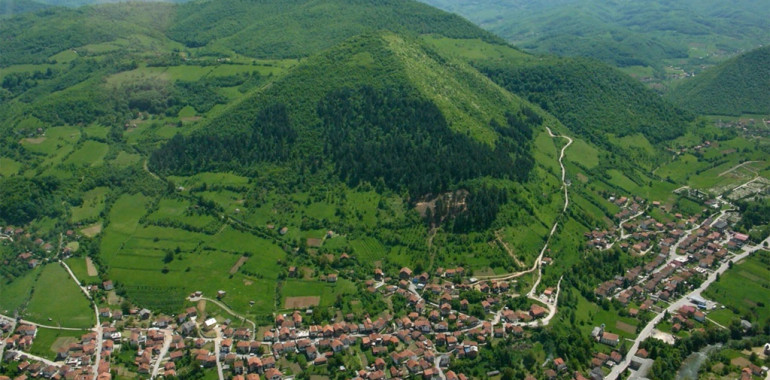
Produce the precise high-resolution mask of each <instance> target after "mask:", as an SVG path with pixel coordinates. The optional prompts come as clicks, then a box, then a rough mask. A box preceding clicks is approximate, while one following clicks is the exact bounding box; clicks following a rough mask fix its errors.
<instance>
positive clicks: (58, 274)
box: [24, 264, 94, 327]
mask: <svg viewBox="0 0 770 380" xmlns="http://www.w3.org/2000/svg"><path fill="white" fill-rule="evenodd" d="M24 317H25V318H26V319H29V320H31V321H34V322H38V323H42V324H46V325H54V326H55V325H59V326H62V327H91V326H93V324H94V311H93V309H92V308H91V303H90V302H89V301H88V299H87V298H86V297H85V295H84V294H83V293H82V292H81V290H80V288H78V286H77V285H75V282H74V281H73V280H72V278H71V277H70V276H69V274H68V273H67V271H66V270H65V269H64V268H62V267H61V266H60V265H58V264H48V265H46V266H45V267H43V269H42V272H41V273H40V277H39V278H38V280H37V282H36V283H35V284H34V290H33V292H32V298H31V299H30V300H29V304H28V305H27V308H26V310H25V312H24Z"/></svg>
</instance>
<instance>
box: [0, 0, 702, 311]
mask: <svg viewBox="0 0 770 380" xmlns="http://www.w3.org/2000/svg"><path fill="white" fill-rule="evenodd" d="M0 35H2V36H3V38H0V51H2V52H3V54H2V55H0V66H2V71H0V118H2V120H3V121H4V123H3V124H2V126H1V127H0V128H2V132H3V133H2V135H0V136H2V137H0V153H1V154H0V155H1V156H2V158H0V176H2V177H0V192H1V194H0V196H2V198H3V199H7V200H11V202H4V203H3V205H2V207H0V221H1V222H2V225H3V226H7V225H12V226H14V227H19V228H23V229H24V230H25V231H28V232H29V233H30V236H34V237H40V239H41V240H44V241H58V240H57V239H59V238H60V237H61V236H62V235H61V234H62V231H65V232H66V231H68V230H69V231H73V233H72V234H70V236H72V235H75V236H78V235H79V236H80V238H79V239H80V240H78V241H76V242H77V243H78V244H77V245H72V247H77V251H76V253H75V255H76V258H75V259H82V256H89V257H90V258H91V259H92V260H93V261H94V262H95V265H96V267H97V268H98V273H99V276H91V275H85V274H83V278H84V279H83V281H84V283H86V284H91V283H100V282H101V281H102V277H103V278H105V279H111V280H113V281H115V283H116V284H117V290H118V293H119V295H121V296H123V297H125V298H126V299H128V300H129V301H130V302H133V303H135V304H137V305H142V306H144V307H151V308H154V309H158V310H164V311H166V312H171V313H173V312H176V311H178V309H180V308H181V307H182V306H184V302H185V301H184V298H185V294H189V292H192V291H195V290H202V291H204V292H206V293H207V294H214V293H216V292H217V291H218V290H225V291H226V292H227V293H228V299H227V303H228V305H229V306H230V307H231V308H232V309H233V310H236V311H237V312H239V313H243V314H245V315H248V316H249V318H253V319H255V320H257V321H259V322H260V323H264V322H268V321H270V322H271V321H272V315H273V312H274V311H275V310H279V309H282V308H284V307H285V306H284V305H285V304H284V302H285V300H286V298H289V297H304V296H313V297H316V296H317V297H319V300H320V301H319V302H320V305H322V306H327V307H328V306H332V305H334V304H336V303H337V302H338V301H337V299H338V298H339V299H340V300H342V298H344V297H345V296H346V295H350V294H359V293H360V294H366V295H367V296H361V297H360V300H358V301H357V302H359V303H356V304H351V303H348V302H343V301H339V302H340V303H341V304H342V303H344V304H345V305H343V306H340V308H341V309H344V310H345V312H346V313H347V312H350V313H356V314H357V315H363V313H370V314H371V315H375V314H376V313H377V312H378V311H382V308H383V307H384V306H383V305H384V303H383V302H382V299H381V297H380V298H378V297H379V296H378V295H370V294H369V293H368V292H366V291H364V289H361V288H360V286H359V283H362V282H361V281H358V280H359V279H361V278H363V277H362V276H366V274H368V273H371V271H372V270H373V269H374V268H375V267H379V268H383V269H384V270H388V271H391V272H393V273H395V272H397V271H398V269H399V268H401V267H402V266H410V267H413V268H416V270H420V271H422V270H425V271H431V273H432V271H433V270H434V269H436V268H438V267H439V266H441V267H454V266H463V267H464V268H467V269H468V270H469V271H474V272H476V273H487V274H495V273H497V274H499V273H503V272H510V271H513V270H515V269H523V268H531V266H532V265H533V264H534V263H535V260H536V258H537V257H538V255H539V253H540V250H541V249H542V247H543V244H544V242H545V241H546V239H548V236H549V234H550V233H551V231H552V228H553V226H554V223H555V222H556V221H557V220H559V221H563V227H560V228H564V230H565V232H564V235H563V236H564V237H560V238H559V239H558V240H557V241H555V242H554V244H555V246H554V247H555V248H554V251H553V254H554V255H560V257H561V258H562V259H563V260H562V261H561V262H560V264H558V265H557V266H555V267H554V268H553V269H549V275H548V277H547V278H544V283H548V286H554V285H555V282H554V281H558V276H559V274H560V273H564V272H565V271H567V270H568V269H569V268H570V266H571V265H572V264H574V263H575V261H576V260H577V258H579V257H580V256H579V254H578V252H577V249H576V248H575V247H582V244H581V243H579V242H578V243H576V242H577V241H580V240H581V239H582V233H583V232H585V231H587V230H590V229H593V228H595V227H599V226H604V225H605V224H606V223H607V220H608V217H611V216H612V215H613V214H614V213H616V212H617V206H614V205H612V204H611V203H609V202H608V201H607V200H606V199H607V198H608V197H607V196H606V194H608V193H624V194H628V193H629V192H630V191H632V189H633V190H638V191H639V192H643V191H646V189H647V186H648V185H649V184H650V183H652V181H653V180H654V179H655V178H653V177H652V176H651V175H650V174H649V172H648V170H647V169H648V168H650V167H652V166H653V164H654V163H655V162H656V160H658V159H659V156H660V155H658V154H657V153H659V152H661V150H662V148H663V144H664V141H666V140H669V139H673V138H675V137H677V136H680V135H682V134H684V133H685V132H686V130H687V128H688V125H689V119H690V117H689V115H687V114H686V113H683V112H682V111H680V110H678V109H677V108H675V107H673V106H671V105H670V104H668V103H666V102H665V101H664V100H662V99H660V98H659V97H658V96H657V95H655V94H654V93H652V92H650V91H649V90H647V89H645V88H644V87H642V86H641V85H639V84H637V83H635V82H634V81H633V80H631V79H630V78H629V77H627V76H625V75H624V74H622V73H621V72H619V71H617V70H616V69H614V68H611V67H609V66H607V65H604V64H601V63H598V62H596V61H590V60H583V59H559V58H553V57H538V56H533V55H530V54H528V53H524V52H522V51H520V50H517V49H515V48H513V47H511V46H509V45H507V44H506V43H505V42H503V41H502V40H500V39H499V38H497V37H494V36H493V35H491V34H490V33H489V32H486V31H483V30H481V29H479V28H478V27H475V26H474V25H472V24H471V23H469V22H468V21H465V20H463V19H461V18H459V17H458V16H455V15H451V14H448V13H445V12H443V11H440V10H437V9H434V8H431V7H429V6H426V5H423V4H419V3H416V2H412V1H407V0H399V1H396V0H388V1H376V2H372V1H363V0H335V1H325V2H321V1H315V0H304V1H299V0H296V1H288V2H287V1H278V0H263V1H256V2H246V1H237V0H227V1H201V2H192V3H185V4H170V3H118V4H103V5H97V6H86V7H81V8H75V9H71V8H50V9H45V10H43V11H41V12H29V13H25V14H22V15H19V16H16V17H11V18H8V19H4V20H3V22H2V23H0ZM546 127H548V128H550V131H552V132H554V133H557V134H565V135H569V136H571V138H573V139H574V141H575V145H574V146H575V147H579V149H580V152H581V153H580V155H578V156H576V157H577V158H574V159H573V160H570V161H569V162H566V163H565V165H566V167H567V168H568V171H569V173H571V174H570V175H574V176H575V177H573V178H570V179H571V181H572V185H570V186H571V187H570V192H571V195H570V196H571V198H570V199H572V200H573V201H574V205H573V206H571V209H570V212H569V213H563V207H564V202H565V199H564V194H565V193H564V190H563V189H564V188H563V187H562V181H561V178H562V177H561V170H562V169H561V165H559V153H560V149H561V147H562V146H563V144H564V141H565V140H564V139H562V138H560V137H554V136H552V135H551V134H550V133H549V132H548V130H547V129H546ZM572 173H574V174H572ZM588 178H591V182H587V181H588ZM581 179H582V180H581ZM560 226H562V225H561V224H560ZM328 231H333V232H334V233H333V234H331V235H332V236H334V237H333V238H327V235H330V234H328ZM560 234H561V233H560ZM560 236H561V235H560ZM62 239H70V238H62ZM32 241H34V239H33V240H32ZM73 242H74V241H73ZM15 243H16V242H14V244H10V245H3V246H2V247H1V248H0V255H1V257H2V259H3V260H8V262H9V265H4V266H2V267H0V273H1V274H2V276H3V278H4V280H5V281H4V282H3V285H0V287H5V286H9V287H8V289H17V290H18V289H19V288H22V287H23V286H21V285H18V284H28V283H30V282H34V281H36V280H35V277H32V276H34V275H35V274H36V272H34V271H32V270H31V269H30V268H29V265H28V264H27V263H26V262H23V261H20V260H18V257H19V254H20V253H22V251H24V252H26V251H34V252H35V255H37V256H39V258H40V259H45V258H51V257H53V254H52V253H51V252H48V251H45V250H42V249H41V248H40V247H41V246H40V245H37V246H35V245H33V243H32V242H28V241H26V240H23V239H22V240H20V241H19V244H15ZM67 246H68V247H69V245H67ZM342 253H346V254H349V255H352V256H353V257H355V262H350V263H343V262H340V261H339V260H337V257H339V256H340V255H341V254H342ZM37 256H36V257H37ZM242 261H245V264H244V262H242ZM237 263H240V264H237ZM289 267H297V268H306V269H307V278H305V279H302V280H300V279H294V278H287V273H288V270H289ZM418 268H419V269H418ZM332 272H333V273H340V274H341V275H342V274H344V277H343V278H341V279H340V283H339V284H338V286H335V287H329V286H326V285H325V281H322V280H321V275H325V274H327V273H332ZM83 273H85V272H83ZM354 280H355V281H354ZM25 281H26V282H25ZM6 284H8V285H6ZM3 289H6V288H3ZM14 292H15V291H14ZM318 292H320V293H318ZM310 293H312V294H310ZM316 293H317V294H316ZM14 294H15V297H14V298H6V297H0V298H1V299H0V309H3V310H5V309H8V310H16V309H19V308H21V309H22V314H24V315H28V314H25V313H24V311H23V309H24V305H25V302H24V300H25V296H24V295H23V294H20V293H19V294H16V293H14ZM28 296H29V294H27V297H28ZM321 309H322V310H323V309H324V308H323V307H321ZM28 316H29V315H28ZM327 317H328V316H327ZM327 317H323V314H321V313H319V316H318V317H314V318H318V319H319V320H318V323H321V322H323V321H326V320H328V319H329V318H327ZM62 325H66V323H63V324H62Z"/></svg>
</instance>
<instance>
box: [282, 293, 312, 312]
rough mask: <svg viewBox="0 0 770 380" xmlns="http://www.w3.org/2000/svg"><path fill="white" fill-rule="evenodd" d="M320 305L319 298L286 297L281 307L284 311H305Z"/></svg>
mask: <svg viewBox="0 0 770 380" xmlns="http://www.w3.org/2000/svg"><path fill="white" fill-rule="evenodd" d="M320 303H321V297H319V296H306V297H286V301H285V302H284V305H283V307H284V308H285V309H307V308H308V307H312V306H318V305H319V304H320Z"/></svg>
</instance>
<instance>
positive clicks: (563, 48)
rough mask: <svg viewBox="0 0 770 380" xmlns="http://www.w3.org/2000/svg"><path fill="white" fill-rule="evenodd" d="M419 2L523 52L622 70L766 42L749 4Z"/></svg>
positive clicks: (707, 58)
mask: <svg viewBox="0 0 770 380" xmlns="http://www.w3.org/2000/svg"><path fill="white" fill-rule="evenodd" d="M424 2H426V3H428V4H431V5H434V6H436V7H439V8H441V9H445V10H448V11H450V12H456V13H458V14H460V15H463V16H465V17H467V18H468V19H469V20H471V21H473V22H475V23H477V24H478V25H480V26H481V27H483V28H485V29H487V30H490V31H492V32H494V33H496V34H498V35H500V36H501V37H503V38H505V39H506V40H508V41H510V42H512V43H514V44H516V45H517V46H520V47H522V48H524V49H527V50H531V51H535V52H541V53H552V54H558V55H567V56H582V57H592V58H596V59H600V60H602V61H604V62H607V63H610V64H612V65H616V66H620V67H626V66H649V67H653V68H656V69H661V68H662V67H663V66H664V65H674V66H680V65H682V64H688V65H691V66H692V67H693V68H697V66H698V65H700V64H704V63H705V64H710V63H714V62H719V61H720V60H723V59H724V57H725V55H731V54H735V53H736V52H739V51H741V50H749V49H753V48H755V47H757V46H759V45H760V44H763V43H764V44H767V43H770V23H768V22H767V20H768V19H769V18H770V7H768V6H767V4H765V3H763V2H761V1H753V0H738V1H726V0H707V1H701V0H644V1H616V0H613V1H604V0H542V1H541V0H478V1H463V0H424ZM660 75H663V74H662V73H661V74H660Z"/></svg>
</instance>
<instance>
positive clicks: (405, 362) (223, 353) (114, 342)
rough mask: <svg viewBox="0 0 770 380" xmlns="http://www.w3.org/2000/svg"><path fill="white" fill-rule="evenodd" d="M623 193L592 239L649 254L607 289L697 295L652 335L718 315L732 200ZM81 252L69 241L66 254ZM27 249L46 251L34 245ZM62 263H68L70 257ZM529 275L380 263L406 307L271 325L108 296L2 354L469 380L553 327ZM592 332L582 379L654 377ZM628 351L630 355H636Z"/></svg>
mask: <svg viewBox="0 0 770 380" xmlns="http://www.w3.org/2000/svg"><path fill="white" fill-rule="evenodd" d="M610 201H611V202H613V203H615V204H616V205H618V206H619V207H620V211H619V212H618V213H617V214H616V215H615V220H616V221H617V227H612V228H610V229H608V230H604V231H598V230H597V231H591V232H588V233H586V235H585V237H586V240H587V242H586V244H587V246H588V247H589V248H593V249H599V250H608V249H610V248H612V247H614V246H615V245H617V246H618V248H619V249H620V250H622V251H623V252H626V253H628V254H630V255H633V256H638V257H644V258H645V262H646V263H645V264H644V265H639V266H636V267H633V268H630V269H628V270H627V271H626V274H625V275H623V276H617V277H615V278H613V279H611V280H608V281H605V282H603V283H601V284H599V285H598V286H597V288H596V289H595V295H596V297H597V298H598V299H606V300H610V301H611V302H613V303H615V304H617V305H619V307H621V308H627V309H625V311H624V313H627V315H628V316H630V317H633V318H641V316H642V315H646V318H644V319H643V321H646V320H648V319H649V317H650V315H659V316H661V315H663V311H664V310H663V309H665V308H666V306H667V305H670V304H673V302H674V301H677V300H678V302H682V301H683V300H686V303H687V305H684V306H682V307H680V308H678V309H677V311H676V312H675V313H671V314H670V315H668V313H666V314H667V319H666V321H665V323H669V324H670V325H671V327H670V329H668V331H660V330H658V329H655V330H654V331H653V333H652V336H655V337H658V338H659V339H663V340H667V341H670V342H673V341H674V340H675V339H676V338H675V337H674V335H672V334H676V333H678V332H679V331H689V330H694V329H699V328H701V327H699V325H700V324H704V323H709V322H708V312H709V310H711V309H714V308H715V307H716V305H715V304H714V303H713V302H710V301H707V300H705V299H703V298H701V297H700V296H695V297H688V295H689V294H690V293H689V292H691V290H692V289H694V288H696V287H697V286H698V285H699V284H701V283H702V282H703V281H704V279H705V278H706V277H708V276H709V275H710V274H711V273H712V272H714V270H715V268H716V267H718V266H719V265H720V264H724V263H726V262H727V261H729V260H730V259H731V258H732V257H733V256H734V254H735V252H736V251H737V250H739V249H741V248H743V247H744V246H745V244H747V242H748V236H746V235H744V234H740V233H734V232H732V231H730V229H729V224H728V222H727V220H728V219H729V217H730V216H731V214H730V211H729V208H727V207H724V208H722V209H721V210H720V209H718V207H719V206H720V205H719V203H718V202H717V203H714V202H712V203H710V204H716V206H717V207H712V208H713V210H708V209H704V210H703V212H702V213H700V214H696V215H692V216H683V215H681V214H680V213H673V214H670V213H669V210H666V209H664V208H663V207H662V206H661V205H660V203H659V202H651V204H649V205H647V204H646V203H645V201H644V200H642V199H641V198H628V197H624V196H620V197H618V198H615V197H612V198H610ZM654 209H657V210H660V212H659V213H657V215H659V216H660V215H663V216H665V217H666V218H667V221H666V220H657V219H655V218H654V217H652V216H651V215H650V214H652V213H651V210H654ZM708 212H712V213H713V214H711V215H707V213H708ZM14 232H15V231H14ZM68 253H70V252H69V251H67V252H66V253H65V252H62V254H63V255H62V256H60V257H66V256H65V255H66V254H68ZM543 253H545V250H544V252H543ZM19 259H20V260H21V259H23V260H24V261H27V262H32V261H30V260H35V258H34V256H33V255H31V254H29V257H23V258H21V257H20V258H19ZM551 262H552V259H551V258H550V257H547V256H544V255H543V254H541V256H540V257H539V258H538V262H537V263H536V264H535V266H534V267H533V268H532V269H531V270H526V271H524V272H522V273H525V272H531V271H533V270H535V269H538V273H539V270H540V269H539V268H541V267H543V266H547V265H549V264H551ZM59 263H60V265H62V266H64V267H65V268H67V267H66V264H65V263H64V262H63V261H59ZM30 265H31V264H30ZM67 269H68V268H67ZM68 271H69V269H68ZM69 272H70V274H71V275H72V278H73V279H74V280H75V281H76V282H78V285H79V286H80V283H79V281H78V280H77V279H76V278H75V276H74V274H72V272H71V271H69ZM290 273H291V270H290ZM516 277H517V274H513V275H509V276H502V277H499V278H496V279H481V280H479V279H476V278H474V277H471V273H468V271H466V270H465V269H464V268H462V267H456V268H438V269H437V270H436V271H435V272H434V273H432V274H429V273H427V272H421V273H415V272H414V271H413V270H412V269H410V268H408V267H403V268H401V269H400V270H399V271H398V273H385V272H384V271H383V270H382V269H381V268H375V269H374V270H373V272H372V273H371V277H370V278H369V279H368V280H366V281H365V284H364V285H365V287H366V289H367V291H369V292H372V293H374V292H379V293H381V294H382V295H383V296H385V297H389V298H391V299H392V300H393V301H394V302H397V303H398V304H399V305H401V304H403V305H404V306H405V308H404V309H400V310H393V311H389V312H386V313H385V314H383V315H379V316H365V318H364V319H363V320H356V319H355V317H354V316H353V315H352V314H350V315H345V316H343V318H341V319H342V320H335V319H332V320H331V321H329V323H327V324H322V325H318V324H312V323H308V320H309V319H308V318H307V316H309V315H312V313H313V310H312V309H306V310H294V311H288V312H284V313H278V314H275V316H274V323H273V325H272V326H271V327H270V328H261V329H260V328H258V326H257V325H256V324H254V323H253V322H251V321H247V320H246V318H244V317H242V316H240V315H238V314H236V313H235V312H232V311H230V310H229V309H228V308H227V306H226V299H227V294H226V292H224V291H220V292H218V293H217V294H216V295H213V298H208V297H207V296H206V295H204V294H203V293H202V292H194V293H193V294H190V295H189V297H188V299H187V301H189V302H191V303H193V304H195V303H197V302H200V301H207V302H212V303H216V304H217V305H219V306H220V307H222V308H223V309H224V310H226V311H227V312H228V313H229V314H231V315H232V318H230V319H223V318H221V317H220V318H212V317H208V316H206V315H200V318H199V314H200V312H199V309H197V308H196V307H188V308H186V309H185V310H183V311H181V310H180V312H179V313H178V314H175V315H162V314H161V315H156V314H155V313H153V311H151V310H148V309H140V308H134V307H131V308H129V309H128V310H125V311H124V310H121V309H114V308H110V307H99V306H97V304H96V303H94V312H95V313H96V314H97V325H96V326H95V327H94V328H93V329H91V331H90V332H88V333H86V334H83V335H82V336H80V337H79V339H78V340H77V341H74V342H71V343H70V344H68V345H66V346H65V347H61V348H60V349H59V351H58V352H57V354H56V358H55V360H48V359H45V358H41V357H38V356H35V355H32V354H30V353H29V352H28V349H29V347H30V346H31V345H32V344H33V343H34V340H35V338H36V335H37V332H38V329H39V328H50V327H51V326H43V325H38V324H35V323H32V322H29V321H24V320H22V319H20V318H19V319H17V318H13V317H12V316H3V317H2V319H1V320H0V330H2V332H3V335H2V338H3V339H2V345H1V346H0V355H2V358H3V360H6V361H13V362H16V363H18V364H17V366H16V371H17V372H18V373H19V374H18V376H16V377H15V378H14V379H21V380H25V379H27V378H40V377H42V378H46V379H76V380H80V379H83V380H86V379H89V380H93V379H99V380H108V379H112V378H113V376H115V375H116V374H117V373H118V372H119V371H118V370H117V369H118V368H119V370H120V371H125V370H127V369H128V368H130V369H131V370H132V371H133V372H135V373H137V374H138V375H139V376H140V377H141V378H158V377H165V378H170V377H176V376H177V375H178V372H177V370H178V369H180V367H185V368H186V369H189V368H191V367H192V368H197V369H200V370H211V371H213V370H216V372H217V377H218V378H219V379H235V380H253V379H259V378H267V379H270V380H278V379H292V378H293V377H294V376H295V375H296V374H297V373H298V372H300V371H305V370H308V369H311V368H325V372H326V373H329V372H344V373H346V374H348V376H349V377H352V378H356V379H366V380H383V379H386V378H392V379H399V378H414V377H421V378H423V379H426V380H427V379H441V380H447V379H449V380H454V379H467V378H469V376H467V375H466V374H463V373H455V372H454V371H451V370H449V367H450V365H451V363H452V361H453V360H458V359H466V358H468V359H473V358H475V357H477V356H478V355H479V351H480V350H481V349H483V347H484V346H486V345H488V344H490V342H492V341H494V340H500V339H508V340H516V339H524V338H525V337H527V336H528V335H529V334H531V331H530V330H529V329H531V328H538V327H542V326H545V325H547V324H548V322H549V320H550V318H551V317H553V316H554V315H555V313H556V311H557V300H558V293H559V289H558V287H557V288H556V289H554V288H552V287H548V288H545V289H542V290H540V291H538V288H537V283H535V285H534V286H533V288H532V290H531V291H530V293H529V294H528V295H527V296H528V297H522V295H521V294H519V293H518V292H517V290H518V291H521V289H517V288H518V287H517V286H516V285H517V284H516V281H517V280H516ZM538 278H539V277H538ZM326 281H332V282H333V281H336V275H334V274H332V275H328V276H326ZM538 281H539V280H538ZM80 287H81V289H82V290H83V292H84V293H85V294H86V296H87V297H88V298H89V299H93V297H95V296H96V295H97V294H99V292H104V291H111V290H113V288H114V284H113V283H112V281H109V280H107V281H104V282H102V283H101V286H95V285H91V286H80ZM469 296H470V297H469ZM464 297H469V298H472V300H469V299H468V298H464ZM522 300H526V302H522ZM394 304H395V303H394ZM394 309H395V308H394ZM247 322H248V323H250V325H248V324H247ZM639 337H641V334H640V336H639ZM591 338H592V339H594V340H595V341H596V342H597V343H599V344H601V345H604V346H607V347H608V350H602V351H597V352H596V353H595V355H594V358H593V359H592V361H591V366H592V368H593V369H592V370H591V371H590V372H589V373H587V374H585V375H584V374H581V373H579V372H573V373H572V374H573V377H574V378H575V379H585V378H593V379H601V378H605V376H608V374H611V371H612V370H617V369H618V368H626V367H630V368H631V370H632V371H634V373H636V372H637V371H638V372H639V375H640V376H644V371H645V370H646V369H648V368H649V367H650V365H651V362H652V361H651V360H650V359H648V358H647V356H648V353H647V352H646V351H645V350H644V349H639V350H633V352H629V351H628V350H621V349H620V346H621V343H622V342H623V340H624V338H622V337H621V336H620V335H619V334H618V331H613V326H604V325H601V326H595V327H594V328H593V331H592V333H591ZM621 351H625V352H629V354H628V357H626V356H624V355H623V354H622V353H621ZM350 354H353V355H359V354H361V357H363V358H367V359H365V360H361V364H362V365H361V368H360V369H358V370H356V371H353V372H351V371H350V370H349V369H347V368H345V366H344V361H343V360H342V359H341V358H342V357H343V356H345V355H350ZM126 355H129V356H126ZM368 359H371V360H368ZM547 364H548V367H547V369H546V370H545V372H544V374H545V375H546V376H547V377H548V378H556V377H557V376H560V374H561V375H565V374H568V373H570V372H569V371H570V369H569V368H568V366H567V364H566V362H565V360H564V359H562V358H554V359H553V360H552V361H551V362H550V363H547ZM116 367H118V368H116ZM760 371H761V369H760ZM488 375H489V376H494V375H495V373H489V374H488ZM0 379H4V378H3V377H0Z"/></svg>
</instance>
